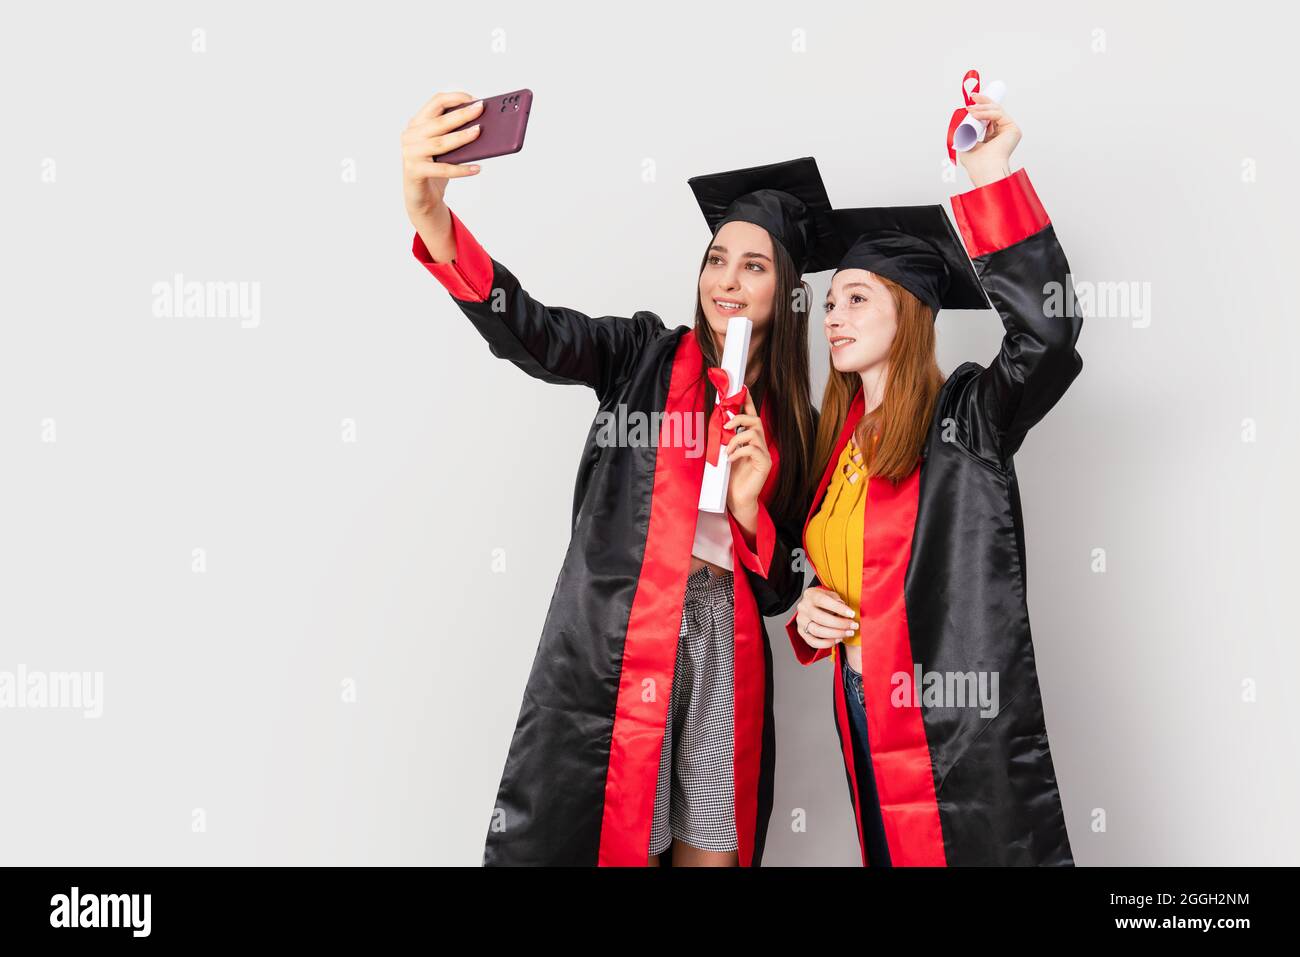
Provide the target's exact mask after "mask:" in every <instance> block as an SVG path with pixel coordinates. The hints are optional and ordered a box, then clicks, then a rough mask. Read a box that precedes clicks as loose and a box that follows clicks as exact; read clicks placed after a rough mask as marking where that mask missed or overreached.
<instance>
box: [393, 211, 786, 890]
mask: <svg viewBox="0 0 1300 957" xmlns="http://www.w3.org/2000/svg"><path fill="white" fill-rule="evenodd" d="M452 226H453V229H454V231H455V236H456V250H457V252H456V258H455V260H454V261H453V262H451V263H446V264H437V263H433V262H431V261H430V258H429V253H428V250H427V249H426V248H425V246H424V243H423V241H422V240H421V239H420V236H419V234H418V233H416V235H415V239H414V242H413V245H412V251H413V252H414V254H415V256H416V258H417V259H419V260H420V261H421V262H422V263H424V264H425V265H426V267H427V268H428V269H429V271H430V272H431V273H432V274H433V275H434V276H435V277H437V278H438V279H439V281H440V282H442V283H443V285H444V286H445V287H446V288H447V289H448V291H449V292H450V293H451V295H452V297H453V299H454V300H455V302H456V304H457V305H458V306H459V307H460V309H461V311H462V312H463V313H464V314H465V316H466V317H468V319H469V320H470V322H471V323H473V325H474V328H475V329H477V330H478V332H479V333H480V334H481V335H482V336H483V338H484V339H486V340H487V343H488V347H489V349H490V350H491V351H492V354H493V355H495V356H498V357H500V358H503V359H508V360H510V361H511V362H512V363H514V364H515V365H516V366H518V367H519V368H520V369H522V370H523V371H525V372H527V373H528V374H529V375H531V376H533V377H535V378H538V379H542V380H544V381H546V382H554V383H562V384H582V385H586V386H588V387H589V388H591V389H592V390H593V391H594V392H595V395H596V399H597V401H598V403H599V405H598V409H597V414H596V417H595V418H594V419H593V421H592V426H591V430H590V431H589V432H588V435H587V440H586V443H585V445H584V447H583V451H582V457H581V461H580V463H579V467H578V476H577V483H576V486H575V489H574V498H573V525H572V538H571V540H570V542H569V548H568V551H567V553H566V555H565V559H564V565H563V567H562V568H561V570H560V575H559V579H558V581H557V582H556V586H555V593H554V596H553V598H552V600H551V606H550V610H549V612H548V613H547V616H546V622H545V624H544V625H543V627H542V635H541V641H540V643H539V645H538V649H537V655H536V658H535V659H534V661H533V667H532V672H531V673H530V675H529V677H528V684H527V687H526V689H525V691H524V700H523V705H522V707H521V708H520V711H519V719H518V723H517V725H516V727H515V733H514V738H513V739H512V741H511V744H510V751H509V756H508V757H507V759H506V766H505V771H504V773H503V774H502V778H501V785H500V789H499V791H498V794H497V802H496V808H495V811H494V814H493V816H492V821H491V823H490V825H489V829H488V836H487V844H486V848H485V851H484V858H483V859H484V863H485V864H487V865H509V864H524V865H529V864H537V865H543V864H545V865H597V864H599V865H644V864H645V863H646V862H647V858H648V851H649V844H650V827H651V823H652V820H653V814H654V797H655V789H656V785H657V783H658V771H659V756H660V750H661V747H662V745H663V739H664V728H665V723H666V719H667V708H668V704H669V701H670V693H671V683H672V676H673V664H674V661H675V658H676V649H677V636H678V631H679V627H680V623H681V615H682V601H683V598H684V596H685V589H686V579H687V575H688V572H689V568H690V558H691V546H692V542H693V541H694V537H695V525H696V520H697V518H698V508H697V504H698V498H699V490H700V483H701V480H702V477H703V474H704V454H703V445H702V444H701V443H702V441H703V435H702V430H697V429H695V428H692V430H691V431H690V432H689V433H688V432H686V431H684V428H683V426H684V423H685V419H684V417H685V416H694V414H695V413H696V412H699V413H700V415H699V416H698V417H696V418H694V419H693V421H694V422H695V423H696V425H701V424H702V422H703V415H702V413H703V410H704V399H705V393H704V384H705V382H706V381H707V379H706V376H705V368H704V357H703V354H702V353H701V351H700V349H699V346H698V345H697V344H696V341H695V333H694V331H692V330H690V329H688V328H686V327H685V326H679V327H677V328H674V329H667V328H665V327H664V324H663V322H662V321H661V320H660V319H659V317H658V316H656V315H655V314H654V313H651V312H637V313H636V314H635V315H633V316H632V317H631V318H615V317H610V316H602V317H598V318H593V317H590V316H586V315H583V314H582V313H580V312H577V311H575V310H573V309H568V308H564V307H553V306H546V305H543V304H542V303H540V302H538V301H537V300H535V299H533V298H532V297H531V296H529V295H528V293H527V292H525V291H524V289H523V288H522V287H521V286H520V284H519V282H518V280H517V279H516V278H515V277H514V275H512V274H511V273H510V271H509V270H508V269H506V268H505V267H504V266H502V265H501V264H500V263H498V262H496V261H495V260H492V259H491V258H490V257H489V256H488V255H487V253H486V252H484V251H483V249H482V247H481V246H480V245H479V244H478V243H477V242H476V241H475V240H474V237H473V236H472V234H471V233H470V232H469V230H468V229H466V228H465V226H464V224H463V223H461V222H460V220H459V218H458V217H456V216H455V214H454V213H453V214H452ZM756 404H757V405H758V406H759V412H760V415H761V417H762V418H763V420H764V425H765V431H766V434H767V438H768V447H769V451H770V452H771V455H772V458H773V468H772V471H771V473H770V475H769V477H768V480H767V482H766V485H765V487H764V489H763V492H762V494H761V495H760V503H761V504H760V510H759V522H758V533H757V536H756V541H755V543H754V548H753V549H751V548H750V547H749V545H748V544H747V543H746V541H745V539H744V536H743V533H742V532H741V531H740V528H739V526H738V525H737V524H736V523H735V521H734V519H732V520H731V526H732V541H733V546H734V551H735V564H736V568H735V588H734V594H735V662H734V664H735V669H734V673H735V812H736V831H737V843H738V856H739V862H740V864H741V866H757V865H758V864H759V863H760V861H761V858H762V853H763V844H764V839H765V837H766V833H767V824H768V819H769V818H770V816H771V808H772V771H773V763H774V757H775V732H774V728H773V716H772V665H771V649H770V646H769V644H768V641H767V635H766V632H765V630H764V628H763V617H762V616H764V615H767V616H775V615H780V614H782V613H783V612H785V611H786V610H787V609H789V608H790V607H791V606H792V605H793V604H794V603H795V602H796V601H797V600H798V598H799V596H800V594H801V593H802V588H803V573H802V571H796V570H795V568H796V563H795V561H794V559H793V555H792V549H793V548H794V547H796V546H797V544H798V540H799V527H800V521H801V519H802V517H803V511H804V508H805V506H806V504H807V503H806V500H805V501H801V502H799V503H792V504H794V506H795V507H794V508H787V509H783V510H777V509H775V508H774V509H773V511H772V512H769V511H768V506H767V499H768V497H769V496H770V494H771V491H772V489H773V487H774V482H775V479H776V475H777V470H778V469H779V468H780V456H779V452H778V450H777V448H776V439H775V436H774V435H773V432H772V426H771V422H770V419H769V417H768V407H767V406H766V405H765V404H762V403H761V402H760V401H758V400H756ZM620 406H622V407H623V411H622V412H620V408H619V407H620ZM810 411H811V410H810ZM602 412H604V413H609V414H613V415H619V414H624V415H626V416H628V417H629V419H628V420H629V421H633V419H632V418H631V417H632V416H633V415H634V414H635V413H646V414H648V413H653V412H661V413H667V414H666V415H665V416H664V417H663V419H662V420H661V422H662V427H663V431H662V433H657V435H658V439H659V441H658V442H657V443H653V444H652V443H649V442H647V443H643V444H639V445H631V443H630V442H629V443H628V446H625V447H617V446H610V445H609V444H608V443H605V442H602V441H601V437H600V433H601V430H602V428H607V424H606V423H607V421H608V419H607V417H606V416H602V415H601V413H602ZM651 431H652V432H653V431H654V430H653V429H652V430H651ZM691 435H694V436H695V437H696V438H697V439H698V440H699V442H692V441H690V436H691ZM774 515H775V516H776V517H775V518H774V517H773V516H774ZM728 517H729V518H730V516H728ZM742 569H743V571H744V574H741V571H742Z"/></svg>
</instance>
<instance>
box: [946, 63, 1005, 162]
mask: <svg viewBox="0 0 1300 957" xmlns="http://www.w3.org/2000/svg"><path fill="white" fill-rule="evenodd" d="M980 92H981V93H983V94H984V95H985V96H987V97H988V98H989V99H991V100H992V101H993V102H994V103H1001V102H1002V98H1003V97H1004V96H1006V95H1007V85H1006V84H1005V83H1003V82H1002V81H1001V80H994V81H993V82H992V83H990V84H989V87H988V89H987V90H980ZM987 127H988V124H987V123H985V122H984V121H983V120H977V119H975V117H973V116H968V117H966V119H964V120H962V122H961V125H960V126H958V127H957V131H956V132H955V133H953V135H952V148H953V152H956V153H965V152H966V151H967V150H968V149H970V148H971V147H973V146H974V145H975V144H976V143H982V142H984V131H985V129H986V128H987Z"/></svg>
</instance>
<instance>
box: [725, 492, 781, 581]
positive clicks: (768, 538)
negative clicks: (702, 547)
mask: <svg viewBox="0 0 1300 957" xmlns="http://www.w3.org/2000/svg"><path fill="white" fill-rule="evenodd" d="M727 521H728V522H730V523H731V546H732V550H733V551H734V552H735V554H736V557H737V558H739V559H740V564H742V565H744V566H745V567H746V568H748V569H749V570H750V571H751V572H753V573H754V574H755V575H758V576H760V577H762V578H766V577H767V573H768V571H769V570H770V569H771V568H772V551H773V549H774V548H775V547H776V527H775V526H774V525H773V524H772V516H771V515H769V514H768V511H767V506H765V505H764V504H763V503H762V502H759V503H758V534H757V535H755V539H756V541H755V544H756V545H757V546H758V554H757V555H756V554H754V552H752V551H751V550H750V548H749V543H748V542H747V541H745V530H744V529H743V528H741V527H740V523H739V522H737V521H736V518H735V516H734V515H732V514H731V512H730V511H728V512H727Z"/></svg>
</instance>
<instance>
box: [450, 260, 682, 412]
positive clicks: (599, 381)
mask: <svg viewBox="0 0 1300 957" xmlns="http://www.w3.org/2000/svg"><path fill="white" fill-rule="evenodd" d="M492 266H493V280H492V288H491V290H490V291H489V293H488V296H487V298H486V299H484V300H482V301H471V300H463V299H456V304H457V305H458V306H460V309H461V311H462V312H464V313H465V315H466V316H467V317H468V318H469V320H470V322H472V323H473V324H474V328H475V329H477V330H478V332H479V334H480V335H481V336H482V337H483V338H484V339H485V340H487V344H488V348H489V349H490V350H491V351H492V354H493V355H494V356H497V357H498V358H501V359H508V360H510V361H511V362H513V363H514V364H515V365H516V366H518V367H519V368H520V369H522V370H524V372H527V373H528V374H529V375H530V376H533V377H534V378H537V379H541V380H543V381H545V382H555V383H559V384H562V385H573V384H582V385H587V386H590V387H591V388H592V389H594V390H595V391H596V394H597V396H598V397H599V398H600V399H601V400H603V399H604V398H605V396H606V395H608V394H609V393H610V392H611V390H612V389H614V387H615V386H617V385H618V384H619V383H620V382H621V381H622V380H623V379H624V378H626V377H627V376H628V375H629V374H630V373H631V371H632V370H633V369H634V368H635V367H636V364H637V360H638V358H639V357H640V355H641V354H642V352H643V350H644V349H645V346H646V344H647V343H649V342H650V341H652V340H653V339H654V337H655V336H657V335H659V334H662V333H664V332H665V331H666V330H665V328H664V324H663V322H662V320H660V318H659V317H658V316H656V315H655V314H654V313H652V312H637V313H636V314H634V315H633V316H632V317H631V318H630V319H624V318H619V317H616V316H599V317H595V318H593V317H591V316H587V315H584V314H583V313H581V312H578V311H577V310H576V309H570V308H568V307H566V306H548V305H545V304H543V303H541V302H538V301H537V300H536V299H534V298H533V297H532V296H530V295H529V294H528V293H527V292H526V291H525V290H524V288H523V286H521V285H520V284H519V280H517V279H516V278H515V276H514V274H513V273H511V272H510V270H509V269H507V268H506V267H505V266H503V265H501V264H500V263H499V262H497V261H496V260H492Z"/></svg>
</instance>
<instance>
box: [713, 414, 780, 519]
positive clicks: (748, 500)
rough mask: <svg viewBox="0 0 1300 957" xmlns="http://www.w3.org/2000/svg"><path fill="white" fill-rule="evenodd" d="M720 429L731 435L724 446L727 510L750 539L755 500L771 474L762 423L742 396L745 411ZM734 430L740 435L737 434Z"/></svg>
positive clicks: (755, 513)
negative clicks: (727, 471) (728, 473)
mask: <svg viewBox="0 0 1300 957" xmlns="http://www.w3.org/2000/svg"><path fill="white" fill-rule="evenodd" d="M722 428H723V430H724V431H729V432H731V433H732V437H731V440H730V441H729V442H728V443H727V460H728V461H729V462H730V463H731V482H730V485H729V486H728V488H727V508H728V509H729V510H730V511H731V514H732V515H733V516H735V519H736V521H737V522H739V523H740V526H741V528H743V529H744V530H745V531H746V532H747V533H748V534H749V535H750V536H751V537H752V536H753V535H754V533H755V531H756V530H757V528H758V496H759V493H760V492H762V491H763V485H764V483H766V482H767V476H768V473H769V472H771V471H772V455H771V453H770V452H768V450H767V435H766V434H765V433H764V432H763V420H762V419H761V418H759V415H758V409H756V408H755V407H754V400H753V398H752V397H751V396H750V395H749V394H748V393H746V395H745V411H744V412H743V413H741V414H739V415H734V416H732V417H731V421H730V422H728V423H727V424H726V425H724V426H723V427H722ZM737 429H743V430H744V431H742V432H739V433H737V432H736V430H737Z"/></svg>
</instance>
